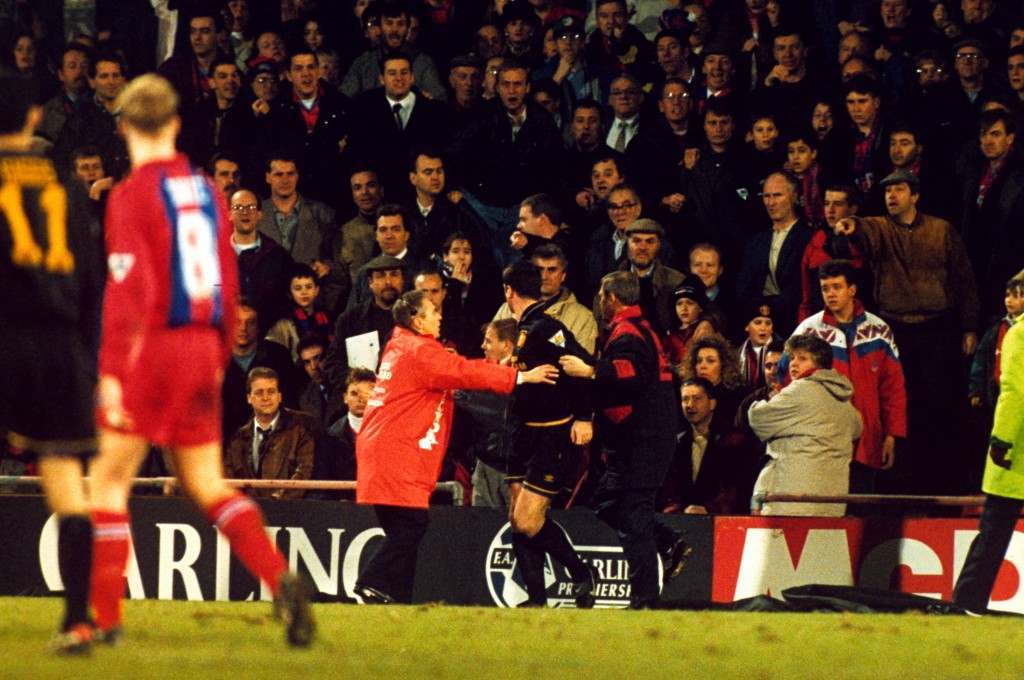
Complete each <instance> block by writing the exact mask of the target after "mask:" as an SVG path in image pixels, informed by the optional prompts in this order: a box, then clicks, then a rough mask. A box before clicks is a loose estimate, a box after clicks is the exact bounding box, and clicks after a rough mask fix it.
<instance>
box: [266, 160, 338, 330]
mask: <svg viewBox="0 0 1024 680" xmlns="http://www.w3.org/2000/svg"><path fill="white" fill-rule="evenodd" d="M263 177H264V180H265V181H266V183H267V185H268V186H269V187H270V198H267V199H264V200H263V203H262V205H261V213H262V215H263V216H262V218H261V219H260V221H259V224H258V227H257V228H258V229H259V231H260V233H261V234H264V235H266V236H268V237H269V238H271V239H273V240H274V241H275V242H277V243H279V244H280V245H281V247H282V248H284V249H285V251H287V252H288V254H289V255H290V256H291V258H292V260H294V261H295V262H299V263H302V264H308V265H309V266H310V267H312V268H313V271H315V272H316V275H317V277H318V279H319V281H320V286H321V287H322V288H323V297H324V299H323V302H324V307H325V309H327V310H328V311H329V313H331V314H337V313H339V312H340V311H341V309H343V307H344V305H345V303H346V301H347V300H348V292H349V290H350V288H349V282H350V280H351V278H350V277H351V275H350V274H349V272H348V271H347V269H346V267H345V264H344V263H343V262H342V261H340V260H339V259H338V258H337V253H330V252H328V251H329V248H328V247H327V244H326V243H325V239H326V238H327V236H328V235H329V234H330V233H331V232H332V231H333V230H334V229H335V228H336V227H335V226H334V225H335V221H334V219H335V213H334V210H333V209H331V208H330V207H329V206H328V205H326V204H325V203H321V202H320V201H317V200H313V199H311V198H308V197H307V196H306V195H304V194H302V193H300V192H299V191H298V185H299V181H300V176H299V170H298V162H297V161H296V159H295V157H294V156H291V155H289V154H288V153H287V152H277V153H274V154H271V155H270V156H269V158H268V160H267V165H266V173H265V174H264V176H263Z"/></svg>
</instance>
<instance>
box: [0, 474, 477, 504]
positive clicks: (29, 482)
mask: <svg viewBox="0 0 1024 680" xmlns="http://www.w3.org/2000/svg"><path fill="white" fill-rule="evenodd" d="M41 481H42V478H41V477H35V476H30V475H2V476H0V486H5V485H6V486H33V487H38V486H39V485H40V483H41ZM85 481H86V483H87V484H88V482H89V478H88V477H86V478H85ZM224 481H225V482H226V483H227V484H228V486H231V487H234V488H236V489H302V490H305V491H355V490H356V483H355V482H354V481H336V482H329V481H319V480H312V479H302V480H298V479H225V480H224ZM132 486H138V487H147V488H157V489H163V488H165V487H167V488H175V487H177V486H178V479H177V478H176V477H138V478H136V479H133V480H132ZM434 490H435V491H441V492H443V493H449V494H451V496H452V505H456V506H460V505H462V504H463V502H464V501H465V492H464V490H463V488H462V485H461V484H459V483H458V482H438V483H437V486H435V487H434Z"/></svg>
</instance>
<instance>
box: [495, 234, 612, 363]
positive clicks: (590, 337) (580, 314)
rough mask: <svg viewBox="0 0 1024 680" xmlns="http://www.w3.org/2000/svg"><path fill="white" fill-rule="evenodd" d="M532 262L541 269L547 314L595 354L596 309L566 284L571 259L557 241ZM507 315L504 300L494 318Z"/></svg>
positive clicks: (535, 253)
mask: <svg viewBox="0 0 1024 680" xmlns="http://www.w3.org/2000/svg"><path fill="white" fill-rule="evenodd" d="M530 261H531V262H532V263H533V265H534V266H535V267H537V269H538V270H539V271H540V299H541V300H543V301H544V302H546V303H548V304H546V305H545V313H546V314H548V316H551V317H552V318H555V319H558V320H559V321H561V322H562V323H563V324H565V327H566V328H568V329H569V330H570V331H572V334H573V336H574V337H575V338H576V340H577V341H579V343H580V345H581V346H582V347H583V348H584V349H585V350H587V351H588V352H590V353H593V352H594V349H595V348H596V345H597V322H596V321H595V320H594V314H593V312H591V311H590V310H589V309H588V308H587V307H585V306H583V305H581V304H580V303H579V302H578V301H577V300H576V296H575V295H574V294H573V293H572V291H571V290H569V288H567V287H566V285H565V281H566V269H567V267H568V260H566V258H565V254H564V253H563V252H562V249H561V248H559V247H558V246H556V245H554V244H547V245H543V246H541V247H539V248H537V249H536V250H534V251H533V257H531V258H530ZM508 318H512V310H511V308H510V307H509V306H508V303H505V304H503V305H502V306H501V307H500V308H499V309H498V312H497V313H496V314H495V315H494V319H495V320H498V319H508Z"/></svg>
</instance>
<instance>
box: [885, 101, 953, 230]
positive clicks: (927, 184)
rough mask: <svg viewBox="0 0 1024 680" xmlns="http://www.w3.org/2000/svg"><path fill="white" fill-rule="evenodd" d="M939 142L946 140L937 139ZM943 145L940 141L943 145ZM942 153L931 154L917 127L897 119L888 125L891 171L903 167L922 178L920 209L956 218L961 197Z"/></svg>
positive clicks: (948, 217) (942, 216)
mask: <svg viewBox="0 0 1024 680" xmlns="http://www.w3.org/2000/svg"><path fill="white" fill-rule="evenodd" d="M935 141H936V143H940V142H943V141H945V140H935ZM942 145H943V144H941V143H940V146H942ZM944 156H945V154H942V153H937V154H935V153H931V150H930V148H929V147H926V146H925V143H924V139H923V137H922V133H921V131H920V129H919V128H918V126H916V125H914V124H911V123H908V122H903V121H897V122H895V123H893V124H892V125H890V126H889V160H890V161H891V162H892V171H893V172H895V171H897V170H904V171H906V172H910V173H912V174H914V175H917V177H918V179H919V180H920V181H921V209H922V210H924V211H925V212H927V213H928V214H929V215H935V216H936V217H941V218H942V219H944V220H947V221H950V220H952V219H954V217H957V208H958V207H959V206H958V204H959V201H958V199H959V197H958V196H957V188H956V187H954V186H953V179H954V176H953V171H952V168H951V167H950V166H949V164H948V162H947V158H945V157H944Z"/></svg>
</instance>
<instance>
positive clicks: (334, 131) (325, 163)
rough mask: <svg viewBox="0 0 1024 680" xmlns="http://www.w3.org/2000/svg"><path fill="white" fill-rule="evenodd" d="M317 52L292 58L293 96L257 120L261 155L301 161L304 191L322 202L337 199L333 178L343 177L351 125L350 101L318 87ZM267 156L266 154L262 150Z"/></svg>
mask: <svg viewBox="0 0 1024 680" xmlns="http://www.w3.org/2000/svg"><path fill="white" fill-rule="evenodd" d="M318 65H319V62H318V61H317V56H316V53H315V52H313V51H311V50H310V49H308V48H305V49H299V50H296V51H295V52H293V53H292V54H291V55H290V56H289V57H288V70H287V72H286V76H287V78H288V81H289V82H290V83H291V96H279V97H277V98H275V99H274V100H273V102H272V103H271V107H270V114H269V115H267V116H262V117H260V118H257V127H256V128H255V130H256V132H257V133H258V134H259V135H260V138H258V139H257V140H256V141H257V144H258V145H260V148H261V151H263V150H264V149H266V148H267V147H266V146H265V145H266V144H267V143H269V144H270V145H271V146H270V149H272V150H282V149H288V150H291V152H292V153H295V154H296V155H297V157H298V161H299V165H300V166H301V170H302V178H301V179H302V188H303V192H304V193H306V194H308V195H309V196H311V197H313V198H316V199H318V200H321V201H329V200H331V199H332V198H333V197H334V196H335V191H336V187H335V181H336V180H335V178H336V177H338V176H339V175H341V170H342V167H343V163H342V157H343V154H344V152H345V149H346V144H345V142H346V138H348V142H351V137H350V136H349V135H351V133H352V123H351V119H350V116H349V102H348V99H347V98H346V97H345V96H344V95H341V94H338V92H337V91H336V90H334V89H333V88H327V87H324V86H323V85H322V84H321V83H320V73H319V69H318ZM262 155H263V156H264V157H266V156H267V155H268V152H266V151H263V153H262Z"/></svg>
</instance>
